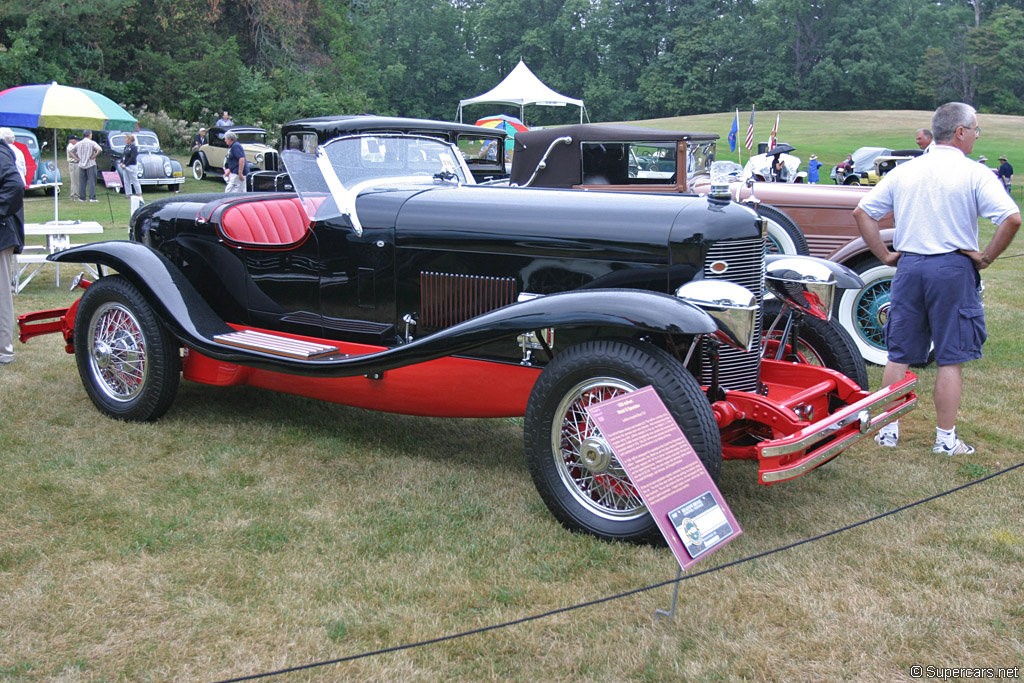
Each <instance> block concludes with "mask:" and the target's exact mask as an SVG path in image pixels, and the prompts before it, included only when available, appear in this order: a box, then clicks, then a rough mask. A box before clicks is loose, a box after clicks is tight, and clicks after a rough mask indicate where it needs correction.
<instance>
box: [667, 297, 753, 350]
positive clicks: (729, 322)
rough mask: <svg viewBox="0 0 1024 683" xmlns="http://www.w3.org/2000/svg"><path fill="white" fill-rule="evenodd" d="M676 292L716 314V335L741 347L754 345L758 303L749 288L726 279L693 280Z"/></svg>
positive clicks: (727, 342)
mask: <svg viewBox="0 0 1024 683" xmlns="http://www.w3.org/2000/svg"><path fill="white" fill-rule="evenodd" d="M676 296H678V297H679V298H680V299H682V300H683V301H686V302H688V303H691V304H693V305H694V306H697V307H698V308H700V309H701V310H703V311H704V312H706V313H707V314H708V315H710V316H711V317H712V318H714V320H715V322H716V323H717V324H718V332H717V333H716V335H715V336H717V337H718V338H719V339H721V340H722V341H723V342H725V343H726V344H729V345H730V346H733V347H735V348H737V349H739V350H741V351H750V350H751V349H752V348H753V346H754V334H755V331H756V329H757V310H758V305H757V297H756V296H754V293H753V292H751V291H750V290H749V289H747V288H746V287H742V286H740V285H738V284H736V283H735V282H728V281H725V280H694V281H693V282H687V283H686V284H685V285H683V286H682V287H680V288H679V289H677V290H676Z"/></svg>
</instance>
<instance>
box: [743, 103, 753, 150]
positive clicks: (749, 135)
mask: <svg viewBox="0 0 1024 683" xmlns="http://www.w3.org/2000/svg"><path fill="white" fill-rule="evenodd" d="M743 146H744V147H746V148H747V149H750V148H752V147H753V146H754V107H753V106H751V107H750V125H749V126H747V141H746V142H745V143H744V145H743Z"/></svg>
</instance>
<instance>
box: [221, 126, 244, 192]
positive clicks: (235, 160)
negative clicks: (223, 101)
mask: <svg viewBox="0 0 1024 683" xmlns="http://www.w3.org/2000/svg"><path fill="white" fill-rule="evenodd" d="M224 113H225V114H226V113H227V112H224ZM224 141H225V142H227V143H228V156H227V158H226V159H225V160H224V181H225V182H226V183H227V187H225V188H224V192H245V172H246V170H247V169H246V161H245V149H244V148H243V147H242V143H241V142H239V141H238V136H237V135H235V133H234V131H230V130H229V131H228V132H227V133H225V134H224Z"/></svg>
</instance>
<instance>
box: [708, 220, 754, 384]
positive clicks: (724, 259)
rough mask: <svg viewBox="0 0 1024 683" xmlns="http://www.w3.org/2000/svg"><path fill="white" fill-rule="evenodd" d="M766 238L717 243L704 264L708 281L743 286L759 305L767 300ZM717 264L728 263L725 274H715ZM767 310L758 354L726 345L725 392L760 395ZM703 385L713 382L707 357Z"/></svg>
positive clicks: (722, 369) (721, 364) (720, 377)
mask: <svg viewBox="0 0 1024 683" xmlns="http://www.w3.org/2000/svg"><path fill="white" fill-rule="evenodd" d="M764 250H765V241H764V238H761V237H757V238H751V239H743V240H730V241H723V242H716V243H715V244H714V245H712V247H711V248H710V249H709V250H708V257H707V260H706V261H705V262H704V278H705V279H708V280H728V281H730V282H735V283H736V284H738V285H742V286H744V287H746V288H747V289H749V290H750V291H751V292H753V293H754V294H755V295H756V296H757V300H758V302H762V301H763V300H764V273H765V266H764ZM713 263H726V264H728V268H727V269H726V270H725V272H722V273H718V274H716V273H714V272H713V271H712V268H711V264H713ZM762 315H763V310H762V311H759V312H758V314H757V327H756V330H757V332H756V335H755V342H754V350H753V351H751V352H749V353H745V352H743V351H737V350H736V349H734V348H732V347H729V346H725V345H722V347H721V354H720V356H721V358H720V361H719V365H718V381H719V382H720V383H721V385H722V387H724V388H725V389H731V390H733V391H757V386H758V382H759V380H760V377H761V332H762V327H761V326H762V322H763V321H762ZM700 382H701V384H704V385H707V384H710V382H711V363H710V362H709V361H708V360H707V356H706V355H705V358H704V360H703V361H702V363H701V377H700Z"/></svg>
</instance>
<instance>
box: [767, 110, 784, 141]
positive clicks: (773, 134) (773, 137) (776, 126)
mask: <svg viewBox="0 0 1024 683" xmlns="http://www.w3.org/2000/svg"><path fill="white" fill-rule="evenodd" d="M779 116H781V114H776V115H775V127H774V128H772V135H771V137H770V138H768V149H771V148H772V147H774V146H775V139H776V137H778V135H779Z"/></svg>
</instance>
